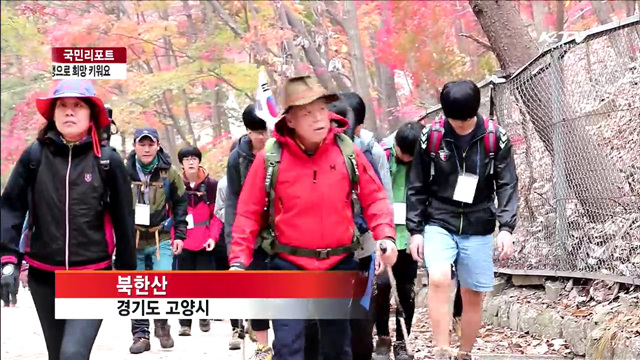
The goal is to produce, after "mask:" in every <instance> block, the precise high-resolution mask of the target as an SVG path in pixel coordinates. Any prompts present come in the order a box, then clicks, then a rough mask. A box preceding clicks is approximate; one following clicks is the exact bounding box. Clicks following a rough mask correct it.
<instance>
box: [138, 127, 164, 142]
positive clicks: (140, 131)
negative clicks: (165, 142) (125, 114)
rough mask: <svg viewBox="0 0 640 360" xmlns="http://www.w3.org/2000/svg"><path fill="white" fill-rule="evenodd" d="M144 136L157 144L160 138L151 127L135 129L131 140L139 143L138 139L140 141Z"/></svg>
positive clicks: (156, 131)
mask: <svg viewBox="0 0 640 360" xmlns="http://www.w3.org/2000/svg"><path fill="white" fill-rule="evenodd" d="M145 136H148V137H150V138H151V139H152V140H153V141H155V142H158V140H159V139H160V136H159V135H158V130H156V129H154V128H152V127H144V128H140V129H136V130H135V131H134V132H133V138H134V139H135V140H136V142H138V141H140V139H142V138H143V137H145Z"/></svg>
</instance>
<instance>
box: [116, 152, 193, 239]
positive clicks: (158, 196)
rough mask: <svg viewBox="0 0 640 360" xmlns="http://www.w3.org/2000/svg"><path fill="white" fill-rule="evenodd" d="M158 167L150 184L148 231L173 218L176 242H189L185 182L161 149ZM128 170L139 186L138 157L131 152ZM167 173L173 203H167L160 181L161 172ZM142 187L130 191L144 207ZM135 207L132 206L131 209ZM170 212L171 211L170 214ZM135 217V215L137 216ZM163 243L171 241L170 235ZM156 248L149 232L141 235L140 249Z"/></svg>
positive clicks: (136, 186) (135, 187)
mask: <svg viewBox="0 0 640 360" xmlns="http://www.w3.org/2000/svg"><path fill="white" fill-rule="evenodd" d="M157 156H158V165H156V167H155V169H154V170H153V172H152V173H151V177H150V179H149V183H150V191H149V197H150V204H149V205H150V207H151V209H150V210H151V219H150V221H149V226H148V227H151V228H153V227H156V226H159V225H161V224H162V223H164V222H165V220H167V219H169V218H171V219H172V220H173V230H174V238H175V239H177V240H185V239H186V238H187V225H188V223H187V195H186V194H185V187H184V181H183V180H182V175H181V174H179V173H178V171H177V170H176V169H175V168H173V166H171V158H170V157H169V154H167V153H166V152H165V151H164V150H163V149H162V148H160V149H159V150H158V155H157ZM127 170H128V173H129V177H130V178H131V181H132V182H140V176H139V175H138V171H137V168H136V153H135V152H134V151H132V152H131V153H130V154H129V156H128V157H127ZM161 171H166V172H167V176H168V178H169V187H170V190H169V195H170V196H171V199H166V196H165V190H164V189H163V186H164V184H163V183H162V179H161V178H160V172H161ZM140 190H141V186H140V185H139V184H138V185H134V186H132V187H131V189H130V191H132V195H133V198H134V199H135V201H136V202H140V203H143V201H144V200H143V199H142V198H141V197H140V196H138V195H139V192H140ZM133 206H135V203H133V204H132V207H133ZM169 210H170V211H169ZM134 215H135V214H134ZM160 234H162V239H163V240H165V239H166V238H168V237H170V236H171V234H170V233H169V232H162V231H160ZM151 244H153V245H155V235H154V233H150V232H146V231H143V232H140V244H139V246H138V247H139V248H143V247H145V246H146V245H151Z"/></svg>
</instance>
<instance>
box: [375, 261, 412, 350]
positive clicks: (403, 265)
mask: <svg viewBox="0 0 640 360" xmlns="http://www.w3.org/2000/svg"><path fill="white" fill-rule="evenodd" d="M391 269H392V272H393V276H394V277H395V278H396V286H397V288H398V296H399V297H400V306H402V309H403V310H404V321H405V324H406V325H407V335H409V334H411V322H412V321H413V313H414V311H415V308H416V303H415V292H414V287H415V286H414V285H415V280H416V276H417V275H418V263H417V262H416V261H415V260H413V258H412V257H411V254H410V253H409V252H407V251H406V250H399V251H398V260H396V263H395V264H394V265H393V267H392V268H391ZM376 290H377V291H376V292H377V294H376V296H375V298H376V305H375V308H376V332H377V334H378V336H389V313H390V306H389V304H390V300H391V282H390V281H389V279H388V275H387V273H386V272H383V273H382V274H380V275H379V276H378V279H377V284H376ZM400 315H401V314H400V311H399V310H396V341H403V340H404V335H403V334H402V327H401V325H400Z"/></svg>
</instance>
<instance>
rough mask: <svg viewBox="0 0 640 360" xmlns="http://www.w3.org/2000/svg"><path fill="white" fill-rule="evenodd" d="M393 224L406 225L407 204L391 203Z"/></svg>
mask: <svg viewBox="0 0 640 360" xmlns="http://www.w3.org/2000/svg"><path fill="white" fill-rule="evenodd" d="M393 223H394V224H396V225H405V224H406V223H407V204H405V203H393Z"/></svg>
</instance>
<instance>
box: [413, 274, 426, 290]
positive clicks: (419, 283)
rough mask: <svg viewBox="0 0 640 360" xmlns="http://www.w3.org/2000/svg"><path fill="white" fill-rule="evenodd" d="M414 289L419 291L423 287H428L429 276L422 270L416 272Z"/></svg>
mask: <svg viewBox="0 0 640 360" xmlns="http://www.w3.org/2000/svg"><path fill="white" fill-rule="evenodd" d="M415 284H416V289H421V288H422V287H423V286H429V275H428V274H427V272H426V271H424V270H419V271H418V276H417V277H416V282H415Z"/></svg>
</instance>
